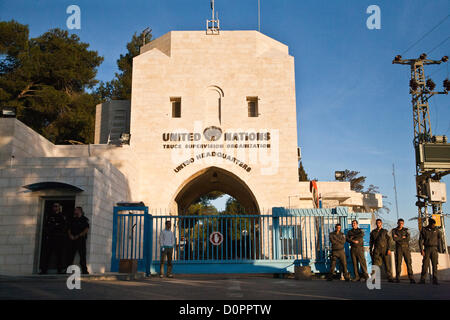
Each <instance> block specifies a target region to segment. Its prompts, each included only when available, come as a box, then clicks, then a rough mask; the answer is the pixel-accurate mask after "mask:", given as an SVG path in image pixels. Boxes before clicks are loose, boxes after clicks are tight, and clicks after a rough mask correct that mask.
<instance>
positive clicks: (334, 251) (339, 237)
mask: <svg viewBox="0 0 450 320" xmlns="http://www.w3.org/2000/svg"><path fill="white" fill-rule="evenodd" d="M330 242H331V268H330V274H329V276H328V279H327V280H328V281H332V280H333V273H334V269H335V267H336V261H337V259H339V262H340V263H341V272H343V273H344V278H345V281H349V280H350V276H349V274H348V271H347V257H346V256H345V250H344V246H345V234H343V233H342V232H341V224H340V223H338V224H336V226H335V231H333V232H331V233H330Z"/></svg>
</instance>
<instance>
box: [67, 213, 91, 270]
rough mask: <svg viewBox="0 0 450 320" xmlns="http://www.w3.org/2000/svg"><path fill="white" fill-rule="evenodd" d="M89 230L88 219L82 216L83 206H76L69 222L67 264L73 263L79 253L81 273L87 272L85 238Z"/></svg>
mask: <svg viewBox="0 0 450 320" xmlns="http://www.w3.org/2000/svg"><path fill="white" fill-rule="evenodd" d="M88 231H89V219H88V218H86V217H85V216H84V211H83V208H81V207H76V208H75V210H74V213H73V219H72V220H71V221H70V224H69V230H68V234H69V239H70V246H69V249H70V251H69V255H70V256H69V261H68V262H69V265H71V264H72V263H73V260H74V258H75V255H76V253H77V252H78V254H79V255H80V266H81V272H82V273H83V274H89V272H88V269H87V266H86V239H87V233H88Z"/></svg>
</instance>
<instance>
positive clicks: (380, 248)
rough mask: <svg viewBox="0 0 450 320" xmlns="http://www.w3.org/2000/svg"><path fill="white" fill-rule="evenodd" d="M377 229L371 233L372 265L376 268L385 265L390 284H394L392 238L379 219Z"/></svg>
mask: <svg viewBox="0 0 450 320" xmlns="http://www.w3.org/2000/svg"><path fill="white" fill-rule="evenodd" d="M376 224H377V228H376V229H374V230H372V232H371V233H370V256H371V257H372V263H373V265H374V266H378V267H380V269H381V266H382V265H383V263H384V265H385V268H386V274H387V277H388V281H389V282H394V279H393V278H392V272H391V261H390V256H391V251H390V246H391V237H390V236H389V231H387V230H386V229H383V221H381V219H377V221H376Z"/></svg>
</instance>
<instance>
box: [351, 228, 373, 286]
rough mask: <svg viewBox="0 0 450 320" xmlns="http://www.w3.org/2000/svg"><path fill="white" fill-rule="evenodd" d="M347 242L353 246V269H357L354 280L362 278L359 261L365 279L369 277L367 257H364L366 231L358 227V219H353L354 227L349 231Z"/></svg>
mask: <svg viewBox="0 0 450 320" xmlns="http://www.w3.org/2000/svg"><path fill="white" fill-rule="evenodd" d="M347 242H349V243H350V246H351V249H350V253H351V256H352V261H353V270H354V271H355V278H354V279H353V281H359V280H360V276H359V270H358V269H359V268H358V262H359V265H360V266H361V271H362V278H363V279H364V280H367V279H369V275H368V274H367V263H366V258H365V257H364V231H363V230H362V229H360V228H358V221H356V220H353V221H352V229H350V230H349V231H348V233H347Z"/></svg>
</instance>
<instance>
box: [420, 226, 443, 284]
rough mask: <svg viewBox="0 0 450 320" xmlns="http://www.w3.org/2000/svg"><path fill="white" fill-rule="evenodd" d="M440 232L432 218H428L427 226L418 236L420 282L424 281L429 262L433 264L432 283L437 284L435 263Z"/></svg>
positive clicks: (436, 262) (437, 256) (436, 261)
mask: <svg viewBox="0 0 450 320" xmlns="http://www.w3.org/2000/svg"><path fill="white" fill-rule="evenodd" d="M441 238H442V234H441V231H439V229H438V228H436V221H435V220H434V219H431V218H430V219H428V226H426V227H424V228H422V231H421V232H420V237H419V248H420V252H421V253H422V256H423V260H422V273H421V275H420V283H421V284H424V283H425V276H426V274H427V270H428V268H429V266H430V259H431V264H432V266H433V284H438V279H437V265H438V260H439V253H438V246H439V243H440V242H441Z"/></svg>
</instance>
